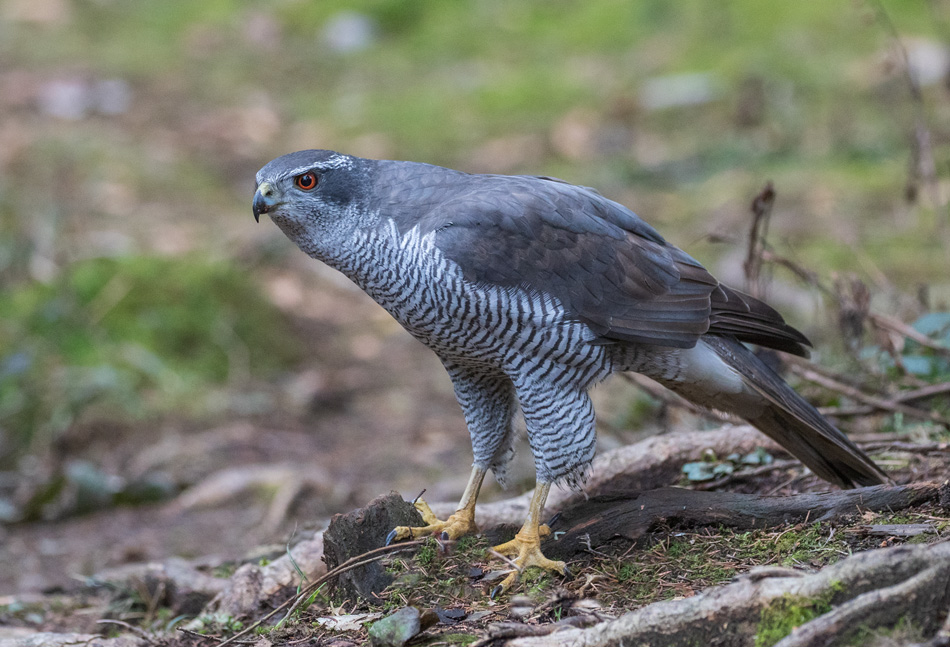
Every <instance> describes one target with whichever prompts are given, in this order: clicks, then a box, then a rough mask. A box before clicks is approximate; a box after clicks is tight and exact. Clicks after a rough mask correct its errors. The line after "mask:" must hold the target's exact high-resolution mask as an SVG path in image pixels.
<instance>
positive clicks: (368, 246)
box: [253, 150, 889, 597]
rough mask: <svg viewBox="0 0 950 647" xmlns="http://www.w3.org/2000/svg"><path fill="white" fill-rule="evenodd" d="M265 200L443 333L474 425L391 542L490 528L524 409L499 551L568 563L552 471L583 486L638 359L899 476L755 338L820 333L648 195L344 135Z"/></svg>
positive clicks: (879, 477) (848, 463)
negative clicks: (445, 479)
mask: <svg viewBox="0 0 950 647" xmlns="http://www.w3.org/2000/svg"><path fill="white" fill-rule="evenodd" d="M253 213H254V218H255V220H257V221H258V222H259V221H260V217H261V216H263V215H265V214H266V215H267V216H269V217H270V219H271V220H272V221H273V223H275V224H276V225H277V226H278V227H279V228H280V229H281V230H282V231H283V233H284V234H285V235H286V236H287V237H288V238H289V239H290V240H291V241H293V242H294V243H296V245H297V246H298V247H299V248H300V249H301V250H302V251H303V252H305V253H306V254H308V255H309V256H311V257H312V258H314V259H317V260H319V261H322V262H323V263H325V264H327V265H329V266H330V267H332V268H334V269H336V270H339V271H340V272H342V273H343V274H344V275H345V276H347V277H348V278H349V279H350V280H352V281H353V282H354V283H355V284H356V285H357V286H359V287H360V288H361V289H362V290H363V291H365V292H366V293H367V294H368V295H369V296H370V297H372V298H373V299H374V300H375V301H376V302H377V303H378V304H379V305H381V306H382V307H383V308H385V309H386V310H387V311H388V312H389V313H390V314H391V315H392V316H393V317H394V318H395V319H396V320H397V321H398V322H399V323H400V324H401V325H402V326H403V327H404V328H405V329H406V330H407V331H408V332H409V333H410V334H411V335H412V336H414V337H415V338H416V339H418V340H419V341H421V342H422V343H423V344H425V345H426V346H428V347H429V348H430V349H432V350H433V351H434V352H435V353H436V355H438V357H439V359H440V360H441V361H442V364H443V366H444V367H445V370H446V371H447V373H448V376H449V378H450V379H451V381H452V384H453V386H454V390H455V395H456V399H457V400H458V403H459V405H460V406H461V409H462V413H463V414H464V418H465V423H466V426H467V427H468V431H469V435H470V437H471V442H472V452H473V459H474V460H473V463H472V472H471V475H470V477H469V480H468V484H467V486H466V488H465V491H464V493H463V494H462V497H461V500H460V501H459V505H458V508H457V510H456V512H455V513H453V514H452V515H450V516H449V517H448V518H447V519H445V520H440V519H438V518H437V517H436V516H435V515H434V514H433V513H432V510H431V509H430V508H429V506H428V505H427V504H426V503H425V501H423V500H418V501H417V502H416V507H417V508H418V509H419V511H420V512H421V513H422V517H423V519H424V523H425V524H426V525H425V526H419V527H410V526H401V527H397V528H394V529H393V530H392V532H390V534H389V537H388V538H387V541H386V543H387V544H388V543H390V542H391V541H401V540H405V539H409V538H418V537H422V536H427V535H431V534H436V535H440V536H441V537H442V538H443V539H446V540H448V539H456V538H458V537H461V536H464V535H467V534H472V533H475V532H477V525H476V523H475V503H476V500H477V498H478V494H479V490H480V488H481V486H482V483H483V480H484V478H485V476H486V474H487V473H488V472H489V471H491V472H493V474H494V475H495V477H496V479H497V480H499V481H501V482H504V478H505V469H506V465H507V464H508V462H509V460H510V459H511V456H512V454H513V440H514V438H515V427H514V421H515V417H516V415H517V412H518V410H519V408H520V412H521V416H522V417H523V420H524V425H525V429H526V432H527V438H528V444H529V446H530V448H531V452H532V454H533V456H534V466H535V472H536V475H535V476H536V487H535V489H534V493H533V495H532V499H531V503H530V506H529V510H528V513H527V516H526V519H525V521H524V524H523V525H522V527H521V529H520V530H519V531H518V532H517V534H516V535H515V537H514V539H512V540H511V541H509V542H505V543H504V544H501V545H500V546H496V547H495V550H496V551H497V552H499V553H501V554H502V555H504V556H507V557H509V558H510V561H513V563H514V565H515V566H516V568H515V569H513V571H512V572H511V573H510V574H509V575H508V576H507V577H506V578H505V580H504V581H502V583H501V584H499V585H498V586H497V587H495V589H494V590H493V591H492V596H493V597H495V596H496V595H498V594H500V593H502V592H505V591H508V590H510V589H511V588H512V587H513V586H514V585H515V584H516V583H517V581H518V577H519V573H520V572H521V571H522V570H523V569H525V568H527V567H529V566H538V567H541V568H542V569H546V570H550V571H554V572H557V573H561V574H567V572H568V571H567V568H566V565H565V563H564V562H562V561H554V560H551V559H548V558H546V557H545V556H544V554H543V552H542V551H541V546H540V544H541V539H543V538H544V537H545V536H546V535H547V534H549V533H550V529H549V528H548V526H547V525H546V524H542V523H541V519H542V515H543V510H544V505H545V501H546V499H547V496H548V493H549V491H550V488H551V486H552V485H554V484H558V485H567V486H569V487H574V488H580V487H582V485H583V481H584V478H585V476H586V474H587V470H588V468H589V465H590V463H591V460H592V459H593V457H594V452H595V444H596V443H595V432H594V421H595V419H594V407H593V405H592V403H591V400H590V396H589V393H588V392H589V390H590V388H591V387H592V386H594V385H595V384H597V383H599V382H601V381H602V380H604V379H605V378H607V377H608V376H609V375H611V374H612V373H615V372H623V371H632V372H638V373H641V374H643V375H646V376H647V377H650V378H652V379H653V380H656V381H657V382H659V383H660V384H662V385H663V386H665V387H667V388H668V389H670V390H672V391H674V392H675V393H678V394H679V395H681V396H683V397H685V398H686V399H688V400H690V401H692V402H694V403H696V404H698V405H700V406H702V407H706V408H710V409H714V410H719V411H725V412H728V413H730V414H733V415H735V416H738V417H739V418H742V419H744V420H746V421H748V422H749V423H750V424H752V425H753V426H755V427H757V428H758V429H759V430H760V431H762V432H764V433H765V434H766V435H767V436H769V437H771V438H772V439H773V440H775V441H777V442H778V443H779V444H780V445H782V446H783V447H785V449H787V450H788V451H789V452H790V453H791V454H792V455H794V456H795V457H797V458H798V459H799V460H801V462H802V463H804V464H805V465H806V466H807V467H808V468H810V469H811V470H812V472H814V473H815V474H816V475H818V476H819V477H821V478H823V479H825V480H827V481H829V482H830V483H833V484H836V485H838V486H840V487H843V488H849V487H855V486H867V485H877V484H881V483H886V482H889V479H888V477H887V475H886V474H885V473H884V472H883V471H882V470H881V469H880V468H879V467H878V466H877V465H876V464H875V463H874V462H873V461H872V460H871V459H870V458H869V457H868V456H867V455H866V454H865V453H864V452H863V451H861V449H859V448H858V447H857V446H856V445H855V444H854V443H853V442H852V441H851V440H849V439H848V437H847V436H846V435H845V434H844V433H842V432H841V431H840V430H838V429H837V428H836V427H835V426H834V425H832V424H831V423H830V422H829V421H828V420H827V419H826V418H824V417H823V416H822V415H821V414H820V413H819V412H818V411H817V409H815V408H814V407H813V406H812V405H811V404H809V403H808V402H807V401H806V400H805V399H804V398H802V397H801V396H800V395H799V394H798V393H796V391H795V390H794V389H792V388H791V387H790V386H789V385H788V384H787V383H786V382H785V381H784V380H783V379H782V378H781V377H780V376H779V375H778V374H777V373H776V372H775V371H774V370H773V369H771V368H770V367H769V366H767V365H766V363H764V362H763V361H762V360H760V359H759V358H758V356H757V355H756V354H755V353H754V352H753V351H752V350H751V349H750V348H749V347H748V346H747V344H751V345H757V346H760V347H763V348H766V349H773V350H778V351H783V352H785V353H791V354H793V355H799V356H806V355H807V353H808V351H807V348H808V347H809V346H810V342H809V340H808V339H807V338H806V337H805V336H804V335H803V334H802V333H801V332H799V331H798V330H796V329H795V328H793V327H792V326H790V325H789V324H788V323H786V322H785V320H784V319H783V317H782V316H781V315H780V314H779V313H778V312H777V311H776V310H774V309H773V308H772V307H770V306H769V305H767V304H765V303H764V302H763V301H761V300H759V299H756V298H753V297H752V296H749V295H748V294H744V293H742V292H740V291H738V290H736V289H733V288H730V287H728V286H726V285H724V284H722V283H720V282H719V281H718V280H717V279H715V278H714V277H713V276H712V275H711V274H710V273H709V272H708V271H707V270H706V269H705V268H704V267H703V266H702V265H701V264H700V263H699V262H698V261H696V260H695V259H693V258H692V257H691V256H689V255H688V254H687V253H686V252H684V251H682V250H681V249H679V248H678V247H676V246H674V245H672V244H671V243H669V242H667V241H666V240H665V239H664V238H663V237H662V236H661V235H660V234H659V233H658V232H657V231H656V230H655V229H654V228H653V227H652V226H650V225H649V224H647V222H645V221H644V220H642V219H641V218H640V217H639V216H637V215H636V214H635V213H634V212H633V211H631V210H630V209H628V208H626V207H625V206H623V205H621V204H619V203H617V202H614V201H612V200H610V199H608V198H606V197H604V196H603V195H601V194H600V193H598V192H597V191H595V190H594V189H591V188H588V187H584V186H579V185H574V184H570V183H568V182H565V181H563V180H559V179H556V178H552V177H546V176H530V175H497V174H473V173H466V172H463V171H457V170H452V169H449V168H444V167H440V166H435V165H431V164H425V163H420V162H409V161H394V160H374V159H365V158H360V157H355V156H351V155H346V154H343V153H338V152H334V151H329V150H303V151H297V152H293V153H289V154H286V155H283V156H281V157H277V158H276V159H274V160H272V161H270V162H269V163H267V164H266V165H265V166H263V167H262V168H261V169H260V171H259V172H258V173H257V176H256V191H255V193H254V199H253Z"/></svg>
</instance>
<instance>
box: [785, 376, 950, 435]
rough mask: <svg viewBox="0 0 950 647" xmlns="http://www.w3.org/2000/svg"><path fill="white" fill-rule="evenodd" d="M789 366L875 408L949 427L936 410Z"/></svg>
mask: <svg viewBox="0 0 950 647" xmlns="http://www.w3.org/2000/svg"><path fill="white" fill-rule="evenodd" d="M789 368H790V370H791V371H792V372H793V373H795V374H796V375H798V376H799V377H801V378H803V379H805V380H808V381H809V382H814V383H815V384H819V385H821V386H823V387H825V388H826V389H830V390H832V391H835V392H837V393H840V394H841V395H844V396H847V397H849V398H851V399H852V400H857V401H858V402H863V403H864V404H868V405H871V406H872V407H874V408H876V409H883V410H885V411H892V412H894V413H902V414H904V415H905V416H908V417H910V418H915V419H917V420H929V421H931V422H936V423H938V424H941V425H944V426H948V427H950V419H947V418H945V417H943V416H941V415H940V414H939V413H937V412H936V411H923V410H921V409H918V408H916V407H911V406H908V405H906V404H901V403H900V402H895V401H893V400H885V399H884V398H880V397H878V396H876V395H870V394H868V393H864V392H863V391H860V390H858V389H856V388H854V387H853V386H849V385H847V384H844V383H842V382H839V381H838V380H835V379H832V378H830V377H827V376H825V375H822V374H821V373H819V372H817V371H815V370H813V369H811V368H809V367H806V366H804V365H802V364H799V363H797V362H792V363H790V365H789Z"/></svg>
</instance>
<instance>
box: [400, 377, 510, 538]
mask: <svg viewBox="0 0 950 647" xmlns="http://www.w3.org/2000/svg"><path fill="white" fill-rule="evenodd" d="M445 368H446V370H447V371H448V372H449V377H450V378H452V384H453V385H454V386H455V397H456V398H457V399H458V402H459V404H460V405H461V406H462V411H463V413H464V414H465V422H466V424H467V425H468V430H469V433H470V434H471V437H472V451H473V453H474V455H475V461H474V465H473V467H472V474H471V476H470V477H469V479H468V484H467V485H466V486H465V492H464V493H463V494H462V498H461V500H460V501H459V506H458V509H457V510H456V511H455V513H453V514H452V515H451V516H449V518H448V519H446V520H445V521H440V520H439V519H438V518H436V516H435V514H434V513H433V512H432V510H431V509H430V508H429V505H428V504H427V503H426V502H425V501H423V500H422V499H418V500H417V501H416V502H415V506H416V509H417V510H419V512H420V513H421V514H422V520H423V521H424V522H425V524H426V525H425V526H417V527H412V526H398V527H396V528H394V529H393V530H392V531H391V532H390V533H389V536H388V537H386V543H387V544H390V543H392V542H393V541H401V540H404V539H415V538H417V537H425V536H428V535H441V537H442V538H443V539H457V538H459V537H462V536H465V535H471V534H474V533H476V532H478V527H477V526H476V525H475V501H476V500H477V499H478V492H479V490H480V489H481V486H482V481H483V480H484V478H485V474H486V472H487V471H488V470H489V469H492V470H493V471H495V475H496V478H497V477H498V476H499V474H498V473H499V472H500V471H503V468H504V466H505V463H507V461H508V459H509V457H510V454H511V441H512V428H511V421H512V417H513V415H514V403H515V395H514V387H513V385H512V383H511V380H510V379H509V378H508V377H507V376H506V375H504V374H502V373H492V372H490V371H486V370H485V367H470V366H459V365H457V364H454V363H450V362H445Z"/></svg>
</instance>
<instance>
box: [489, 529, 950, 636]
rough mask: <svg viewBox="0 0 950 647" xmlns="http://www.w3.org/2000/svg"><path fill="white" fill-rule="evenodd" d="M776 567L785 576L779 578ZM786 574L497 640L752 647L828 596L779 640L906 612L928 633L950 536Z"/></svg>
mask: <svg viewBox="0 0 950 647" xmlns="http://www.w3.org/2000/svg"><path fill="white" fill-rule="evenodd" d="M773 573H775V574H776V575H777V576H775V577H772V576H771V575H772V574H773ZM784 573H786V571H783V570H777V571H776V570H775V569H772V570H771V571H767V572H763V573H756V572H753V573H750V574H749V575H748V576H744V577H742V578H740V579H739V580H738V581H736V582H734V583H731V584H727V585H725V586H720V587H715V588H711V589H707V590H706V591H703V592H702V593H700V594H699V595H697V596H695V597H691V598H685V599H680V600H668V601H664V602H657V603H655V604H651V605H649V606H646V607H643V608H642V609H638V610H636V611H632V612H630V613H627V614H624V615H623V616H621V617H619V618H617V619H615V620H610V621H607V622H602V623H599V624H597V625H594V626H593V627H590V628H588V629H564V630H562V631H559V632H557V633H555V634H552V635H550V636H543V637H537V636H535V637H521V638H515V639H512V640H507V641H506V640H505V639H499V640H497V641H494V644H499V645H500V644H504V645H507V646H508V647H554V646H558V645H568V644H569V645H576V646H577V647H607V646H608V645H621V644H627V645H641V646H649V645H657V646H659V645H663V646H664V647H678V646H680V645H682V646H683V647H687V646H692V645H712V646H720V647H751V646H752V645H754V644H755V636H756V633H757V632H758V631H760V630H761V628H762V623H763V621H764V618H765V615H764V614H763V612H767V610H769V609H774V608H776V607H778V608H781V605H783V604H788V603H789V601H798V602H799V603H801V604H808V603H809V601H821V602H822V603H823V604H830V605H831V607H832V610H831V611H830V612H828V613H825V614H823V615H820V616H819V617H818V618H816V619H815V620H812V621H811V622H809V623H806V624H805V625H803V626H801V627H800V628H798V629H797V631H795V632H793V633H792V634H791V635H790V636H788V637H786V638H785V639H784V640H783V642H780V643H779V645H781V647H792V646H797V645H826V646H831V645H841V644H844V643H845V642H847V641H848V640H849V639H850V638H853V637H854V636H855V635H856V634H857V633H858V632H859V631H863V630H867V629H874V628H875V627H880V626H889V625H891V624H893V623H894V622H895V621H896V619H897V618H901V617H905V616H906V617H909V618H911V619H912V620H914V621H915V622H917V623H918V627H919V628H920V629H921V630H922V631H923V632H924V633H925V634H927V633H933V632H936V631H938V630H939V629H940V627H941V623H942V622H943V621H944V619H945V616H946V612H947V607H948V604H950V591H948V581H950V580H948V575H950V543H946V542H944V543H939V544H933V545H930V546H924V545H907V546H898V547H894V548H885V549H879V550H873V551H868V552H865V553H859V554H857V555H854V556H852V557H849V558H848V559H845V560H842V561H840V562H838V563H837V564H833V565H831V566H828V567H827V568H825V569H823V570H821V571H818V572H817V573H812V574H809V575H792V576H786V575H784ZM811 625H814V626H813V627H812V626H811Z"/></svg>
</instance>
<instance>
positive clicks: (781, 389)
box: [703, 335, 890, 488]
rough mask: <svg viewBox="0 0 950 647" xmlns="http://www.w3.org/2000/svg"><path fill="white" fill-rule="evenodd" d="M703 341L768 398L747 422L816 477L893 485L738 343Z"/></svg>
mask: <svg viewBox="0 0 950 647" xmlns="http://www.w3.org/2000/svg"><path fill="white" fill-rule="evenodd" d="M703 342H704V343H705V344H706V345H707V346H709V347H710V348H712V349H713V351H714V352H715V353H716V355H718V356H719V358H720V359H722V360H723V361H724V362H725V363H726V364H728V365H729V366H730V367H731V368H732V369H733V370H735V371H736V372H737V373H738V374H739V375H740V376H741V378H742V380H743V382H744V383H745V385H746V387H747V388H750V389H752V390H753V391H755V392H757V393H758V394H760V395H761V396H762V398H763V399H764V404H765V406H764V407H763V408H762V409H761V410H760V411H759V412H757V413H756V414H755V415H747V416H744V417H745V418H746V420H748V422H750V423H751V424H752V425H754V426H755V427H757V428H758V429H759V430H761V431H762V432H763V433H765V434H766V435H767V436H769V437H770V438H772V439H773V440H774V441H775V442H777V443H779V444H780V445H782V446H783V447H785V448H786V449H787V450H788V451H789V452H791V454H792V455H793V456H795V457H796V458H798V459H799V460H800V461H801V462H802V463H804V464H805V465H807V466H808V467H809V468H810V469H811V470H812V471H813V472H814V473H815V474H817V475H818V476H820V477H821V478H823V479H825V480H826V481H830V482H831V483H834V484H836V485H839V486H841V487H843V488H850V487H854V486H856V485H879V484H881V483H887V482H890V479H889V478H888V477H887V475H886V474H884V472H882V471H881V469H880V468H879V467H878V466H877V465H875V463H874V461H872V460H871V459H870V458H869V457H868V456H867V454H865V453H864V452H863V451H861V449H860V448H858V447H857V445H855V444H854V443H853V442H851V440H850V439H849V438H848V437H847V436H846V435H845V434H844V433H842V432H841V431H839V430H838V429H837V428H836V427H835V426H834V425H832V424H831V423H830V422H828V420H827V419H826V418H825V417H824V416H822V415H821V414H820V413H819V412H818V410H817V409H815V407H813V406H812V405H811V404H809V403H808V402H807V401H806V400H805V399H804V398H802V397H801V396H800V395H798V393H796V392H795V391H794V389H792V388H791V387H790V386H788V384H786V383H785V381H784V380H783V379H782V378H781V377H779V376H778V375H777V374H776V373H775V372H774V371H772V369H770V368H769V367H768V366H766V365H765V364H764V363H763V362H762V361H761V360H760V359H759V358H758V357H756V356H755V354H754V353H753V352H752V351H750V350H749V349H748V348H746V347H745V346H743V345H742V344H741V343H740V342H739V341H737V340H735V339H734V338H731V337H722V336H718V335H706V336H704V337H703Z"/></svg>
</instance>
